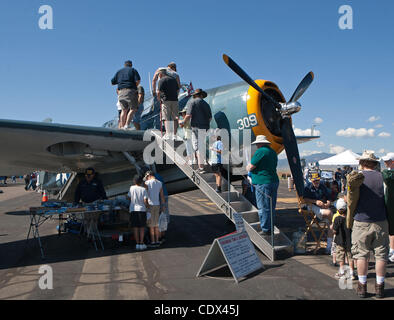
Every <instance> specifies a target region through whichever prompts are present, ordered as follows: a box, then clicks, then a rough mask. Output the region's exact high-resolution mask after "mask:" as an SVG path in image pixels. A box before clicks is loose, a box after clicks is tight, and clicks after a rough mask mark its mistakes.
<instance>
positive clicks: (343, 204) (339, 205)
mask: <svg viewBox="0 0 394 320" xmlns="http://www.w3.org/2000/svg"><path fill="white" fill-rule="evenodd" d="M335 206H336V208H337V210H338V211H340V210H346V209H347V204H346V202H345V200H344V199H342V198H340V199H338V201H337V204H336V205H335Z"/></svg>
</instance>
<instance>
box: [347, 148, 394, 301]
mask: <svg viewBox="0 0 394 320" xmlns="http://www.w3.org/2000/svg"><path fill="white" fill-rule="evenodd" d="M378 163H379V159H378V158H377V157H376V156H375V155H374V153H373V152H372V151H365V152H364V153H363V155H362V156H361V157H360V158H359V164H360V168H361V173H362V174H363V175H364V182H363V183H362V184H361V186H360V197H359V200H358V202H357V206H356V209H355V212H354V223H353V232H352V254H353V257H354V259H356V260H357V272H358V279H359V283H358V287H357V294H358V296H359V297H361V298H365V297H366V294H367V275H368V258H369V252H370V251H374V254H375V261H376V262H375V264H376V265H375V270H376V282H375V291H376V297H377V298H383V297H384V280H385V274H386V263H387V258H388V253H389V226H388V222H387V217H386V206H385V202H384V189H383V176H382V173H380V172H378V171H376V167H377V165H378Z"/></svg>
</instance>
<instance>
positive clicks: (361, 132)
mask: <svg viewBox="0 0 394 320" xmlns="http://www.w3.org/2000/svg"><path fill="white" fill-rule="evenodd" d="M337 136H339V137H346V138H353V137H356V138H370V137H374V136H375V129H365V128H360V129H355V128H347V129H346V130H343V129H341V130H339V131H338V132H337Z"/></svg>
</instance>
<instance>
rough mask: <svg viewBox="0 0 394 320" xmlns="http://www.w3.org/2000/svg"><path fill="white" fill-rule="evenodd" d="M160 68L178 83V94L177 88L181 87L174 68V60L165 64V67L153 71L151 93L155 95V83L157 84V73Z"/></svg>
mask: <svg viewBox="0 0 394 320" xmlns="http://www.w3.org/2000/svg"><path fill="white" fill-rule="evenodd" d="M161 69H166V74H167V75H168V76H169V77H172V78H174V79H175V80H176V81H177V83H178V94H179V90H180V89H181V80H180V78H179V74H178V72H177V69H176V63H175V62H170V63H169V64H168V66H167V68H164V67H160V68H158V69H157V70H156V71H155V74H154V75H153V79H152V88H153V95H154V96H156V85H157V81H158V80H159V73H160V70H161Z"/></svg>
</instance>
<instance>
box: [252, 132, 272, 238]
mask: <svg viewBox="0 0 394 320" xmlns="http://www.w3.org/2000/svg"><path fill="white" fill-rule="evenodd" d="M252 144H253V145H256V146H257V150H256V152H255V154H254V155H253V158H252V160H251V163H250V164H248V165H247V167H246V170H247V171H248V172H251V175H252V183H253V185H254V187H255V192H256V203H257V208H258V214H259V219H260V225H261V231H262V234H263V235H271V233H272V230H273V228H274V226H275V222H274V226H272V225H271V201H272V221H274V217H275V208H276V199H277V195H278V188H279V177H278V174H277V172H276V168H277V166H278V155H277V154H276V152H275V151H274V150H273V149H272V148H271V142H270V141H268V140H267V138H266V137H265V136H263V135H260V136H257V138H256V141H255V142H253V143H252Z"/></svg>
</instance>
